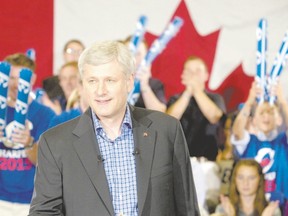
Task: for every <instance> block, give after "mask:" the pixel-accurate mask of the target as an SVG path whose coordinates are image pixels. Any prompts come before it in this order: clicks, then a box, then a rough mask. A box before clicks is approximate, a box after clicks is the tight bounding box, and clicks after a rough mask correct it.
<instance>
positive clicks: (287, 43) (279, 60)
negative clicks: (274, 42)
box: [269, 31, 288, 105]
mask: <svg viewBox="0 0 288 216" xmlns="http://www.w3.org/2000/svg"><path fill="white" fill-rule="evenodd" d="M287 59H288V31H286V33H285V35H284V38H283V40H282V44H281V46H280V49H279V51H278V53H277V55H276V58H275V60H274V62H273V66H272V69H271V72H270V77H269V84H270V85H271V86H273V85H275V84H276V83H277V80H278V78H279V76H280V74H281V72H282V69H283V67H284V66H285V62H286V60H287ZM275 100H276V97H275V96H274V95H271V96H270V98H269V103H270V104H271V105H272V104H274V103H275Z"/></svg>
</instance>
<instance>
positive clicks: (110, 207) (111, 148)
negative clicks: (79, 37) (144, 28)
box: [29, 41, 199, 216]
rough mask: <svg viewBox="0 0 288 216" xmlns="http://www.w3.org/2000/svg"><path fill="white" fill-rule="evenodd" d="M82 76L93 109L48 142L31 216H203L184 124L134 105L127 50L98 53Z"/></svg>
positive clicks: (87, 57) (108, 48)
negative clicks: (130, 99) (130, 96)
mask: <svg viewBox="0 0 288 216" xmlns="http://www.w3.org/2000/svg"><path fill="white" fill-rule="evenodd" d="M79 71H80V74H81V78H82V81H83V88H84V91H85V92H86V95H87V98H88V100H89V106H90V108H89V109H88V110H87V111H86V112H85V113H84V114H83V115H82V116H80V117H78V118H76V119H74V120H71V121H69V122H67V123H64V124H62V125H59V126H57V127H54V128H52V129H50V130H49V131H47V132H46V133H44V134H43V135H42V137H41V140H40V144H39V155H38V167H37V173H36V179H35V188H34V195H33V199H32V203H31V208H30V214H29V215H30V216H36V215H67V216H72V215H73V216H74V215H75V216H79V215H81V216H92V215H99V216H106V215H110V216H112V215H117V216H120V215H125V216H138V215H139V216H140V215H143V216H144V215H145V216H148V215H151V216H162V215H163V216H168V215H171V216H176V215H177V216H179V215H183V216H188V215H199V210H198V203H197V197H196V193H195V188H194V182H193V176H192V170H191V165H190V158H189V153H188V149H187V144H186V141H185V137H184V134H183V131H182V128H181V125H180V123H179V122H178V120H176V119H175V118H173V117H169V116H168V115H166V114H164V113H161V112H157V111H152V110H146V109H143V108H136V107H133V106H130V105H129V104H127V97H128V94H129V92H130V91H131V90H132V88H133V84H134V83H133V82H134V77H133V76H134V71H135V60H134V58H133V57H132V56H131V54H130V51H129V50H128V49H127V48H126V46H125V45H123V44H121V43H119V42H113V41H106V42H101V43H96V44H94V45H92V46H91V47H89V48H87V49H86V50H85V51H84V52H83V53H82V54H81V57H80V60H79Z"/></svg>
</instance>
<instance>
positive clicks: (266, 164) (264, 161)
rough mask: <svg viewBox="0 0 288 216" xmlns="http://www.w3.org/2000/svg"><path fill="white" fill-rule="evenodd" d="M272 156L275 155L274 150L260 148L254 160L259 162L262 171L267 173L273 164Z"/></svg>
mask: <svg viewBox="0 0 288 216" xmlns="http://www.w3.org/2000/svg"><path fill="white" fill-rule="evenodd" d="M265 156H266V157H265ZM267 156H268V157H267ZM274 156H275V151H274V150H273V149H271V148H262V149H260V150H259V151H258V152H257V155H256V157H255V160H256V161H257V162H258V163H259V164H261V166H262V168H263V173H267V172H268V171H269V169H270V168H271V167H272V166H273V164H274Z"/></svg>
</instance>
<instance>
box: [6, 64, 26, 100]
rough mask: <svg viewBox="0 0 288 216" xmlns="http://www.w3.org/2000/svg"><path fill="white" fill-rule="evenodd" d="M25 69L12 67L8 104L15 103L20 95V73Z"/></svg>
mask: <svg viewBox="0 0 288 216" xmlns="http://www.w3.org/2000/svg"><path fill="white" fill-rule="evenodd" d="M22 68H23V67H20V66H11V70H10V77H9V82H8V103H15V102H16V99H17V95H18V82H19V75H20V71H21V69H22Z"/></svg>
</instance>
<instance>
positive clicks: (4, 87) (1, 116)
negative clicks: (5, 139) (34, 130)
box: [0, 62, 11, 136]
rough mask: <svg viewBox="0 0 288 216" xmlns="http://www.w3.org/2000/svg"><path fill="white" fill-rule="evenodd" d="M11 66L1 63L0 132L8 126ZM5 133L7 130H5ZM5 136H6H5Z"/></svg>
mask: <svg viewBox="0 0 288 216" xmlns="http://www.w3.org/2000/svg"><path fill="white" fill-rule="evenodd" d="M10 68H11V66H10V64H9V63H7V62H0V130H3V129H4V128H5V126H6V110H7V93H8V81H9V74H10ZM3 132H4V133H5V130H3ZM4 136H5V134H4Z"/></svg>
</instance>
